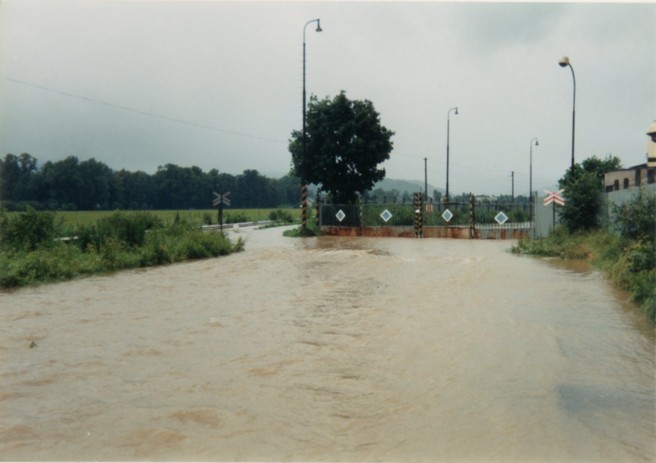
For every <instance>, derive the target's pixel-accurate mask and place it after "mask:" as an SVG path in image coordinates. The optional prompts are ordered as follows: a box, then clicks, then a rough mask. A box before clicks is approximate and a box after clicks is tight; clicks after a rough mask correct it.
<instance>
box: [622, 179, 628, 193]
mask: <svg viewBox="0 0 656 463" xmlns="http://www.w3.org/2000/svg"><path fill="white" fill-rule="evenodd" d="M623 183H624V189H625V190H626V189H627V188H629V179H628V178H625V179H624V182H623Z"/></svg>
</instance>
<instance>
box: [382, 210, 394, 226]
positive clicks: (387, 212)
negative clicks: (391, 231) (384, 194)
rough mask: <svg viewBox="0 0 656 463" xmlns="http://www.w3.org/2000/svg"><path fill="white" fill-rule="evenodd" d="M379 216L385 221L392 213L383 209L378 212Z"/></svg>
mask: <svg viewBox="0 0 656 463" xmlns="http://www.w3.org/2000/svg"><path fill="white" fill-rule="evenodd" d="M380 218H381V219H383V221H384V222H385V223H387V222H388V221H389V219H391V218H392V213H391V212H390V211H388V210H387V209H385V210H384V211H383V212H381V213H380Z"/></svg>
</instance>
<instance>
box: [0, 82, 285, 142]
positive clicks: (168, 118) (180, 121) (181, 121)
mask: <svg viewBox="0 0 656 463" xmlns="http://www.w3.org/2000/svg"><path fill="white" fill-rule="evenodd" d="M2 78H3V79H4V80H7V81H9V82H13V83H16V84H20V85H24V86H27V87H31V88H36V89H39V90H43V91H46V92H50V93H55V94H58V95H63V96H66V97H69V98H76V99H78V100H82V101H86V102H89V103H95V104H99V105H103V106H107V107H109V108H113V109H120V110H122V111H128V112H131V113H135V114H141V115H142V116H148V117H153V118H156V119H162V120H166V121H169V122H176V123H178V124H184V125H189V126H191V127H196V128H199V129H205V130H213V131H215V132H221V133H225V134H228V135H234V136H239V137H246V138H252V139H255V140H262V141H266V142H272V143H285V144H286V143H288V142H287V141H284V140H278V139H275V138H269V137H263V136H260V135H254V134H250V133H245V132H237V131H235V130H228V129H223V128H220V127H215V126H211V125H207V124H200V123H198V122H193V121H188V120H185V119H180V118H176V117H171V116H164V115H162V114H156V113H153V112H150V111H144V110H141V109H135V108H130V107H128V106H121V105H118V104H114V103H109V102H107V101H102V100H98V99H96V98H91V97H87V96H84V95H77V94H75V93H71V92H66V91H63V90H57V89H54V88H50V87H46V86H44V85H37V84H34V83H31V82H26V81H23V80H19V79H13V78H11V77H6V76H2Z"/></svg>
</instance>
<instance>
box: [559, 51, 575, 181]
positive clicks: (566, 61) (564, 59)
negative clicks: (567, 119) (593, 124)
mask: <svg viewBox="0 0 656 463" xmlns="http://www.w3.org/2000/svg"><path fill="white" fill-rule="evenodd" d="M558 64H559V65H560V67H563V68H565V67H569V69H570V71H572V81H573V82H574V98H573V102H572V173H573V172H574V126H575V124H576V76H574V68H573V67H572V65H571V64H570V62H569V58H568V57H567V56H563V57H562V58H561V59H560V61H558Z"/></svg>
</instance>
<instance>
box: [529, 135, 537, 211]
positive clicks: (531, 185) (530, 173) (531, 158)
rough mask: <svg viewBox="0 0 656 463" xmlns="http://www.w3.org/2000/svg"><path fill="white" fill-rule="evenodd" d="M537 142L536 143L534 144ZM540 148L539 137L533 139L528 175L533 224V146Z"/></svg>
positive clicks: (530, 145) (530, 144)
mask: <svg viewBox="0 0 656 463" xmlns="http://www.w3.org/2000/svg"><path fill="white" fill-rule="evenodd" d="M533 141H535V143H533ZM534 144H535V146H540V144H539V143H538V137H533V138H531V141H530V142H529V153H530V154H529V156H530V157H529V159H530V161H529V171H528V172H529V173H528V184H529V186H528V190H529V192H528V196H529V206H530V207H531V222H533V145H534Z"/></svg>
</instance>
